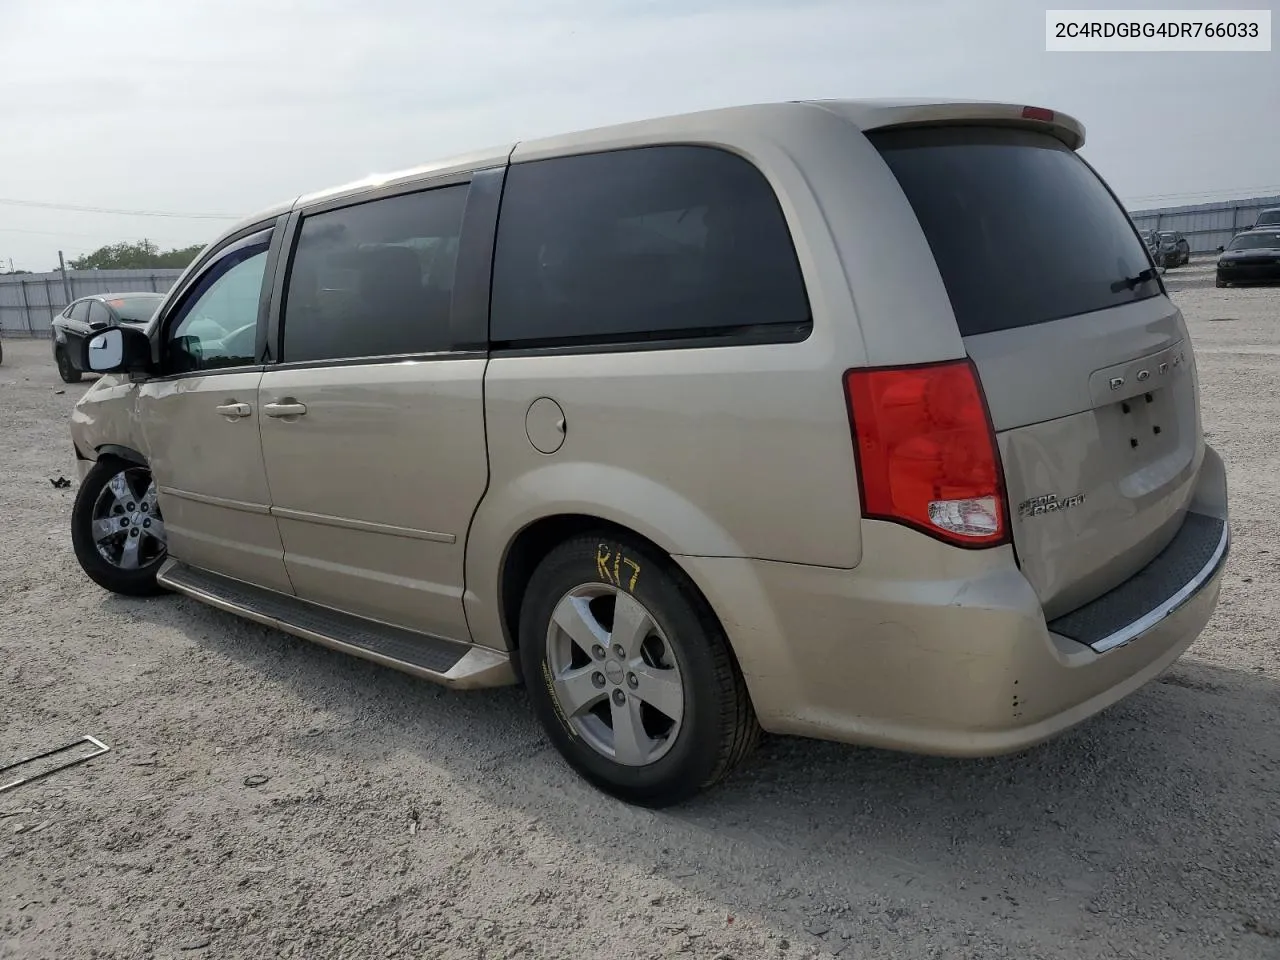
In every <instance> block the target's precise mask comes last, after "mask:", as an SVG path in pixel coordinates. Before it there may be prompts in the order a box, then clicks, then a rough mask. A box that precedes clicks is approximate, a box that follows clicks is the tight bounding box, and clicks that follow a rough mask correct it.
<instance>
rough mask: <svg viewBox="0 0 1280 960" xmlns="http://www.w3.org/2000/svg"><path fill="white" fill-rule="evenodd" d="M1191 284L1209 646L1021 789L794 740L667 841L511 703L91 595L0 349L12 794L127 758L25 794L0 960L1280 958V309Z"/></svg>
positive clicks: (1028, 756) (2, 588) (51, 443)
mask: <svg viewBox="0 0 1280 960" xmlns="http://www.w3.org/2000/svg"><path fill="white" fill-rule="evenodd" d="M1168 279H1169V285H1170V288H1171V290H1172V291H1173V292H1174V296H1175V298H1176V299H1177V301H1178V302H1179V303H1180V304H1181V306H1182V308H1183V310H1184V311H1185V312H1186V315H1187V317H1188V319H1189V321H1190V327H1191V331H1192V336H1193V338H1194V340H1195V343H1196V348H1197V352H1198V357H1199V364H1200V376H1201V382H1202V385H1203V390H1204V414H1205V425H1206V428H1207V430H1208V431H1209V434H1210V437H1211V442H1212V443H1214V444H1215V445H1216V446H1217V447H1218V449H1219V450H1220V451H1221V453H1222V454H1223V456H1224V457H1225V459H1226V462H1227V466H1228V470H1229V472H1230V480H1231V492H1232V498H1233V499H1232V511H1233V524H1234V531H1235V543H1234V553H1233V555H1232V558H1231V561H1230V566H1229V570H1228V573H1227V575H1226V581H1225V584H1224V586H1223V591H1222V603H1221V607H1220V609H1219V612H1218V613H1217V615H1216V617H1215V618H1214V620H1213V622H1212V624H1211V625H1210V627H1209V629H1208V631H1207V632H1206V633H1205V634H1204V636H1203V637H1202V638H1201V639H1200V640H1199V642H1198V643H1197V644H1196V645H1195V647H1193V648H1192V650H1191V651H1190V652H1189V653H1188V654H1187V655H1186V656H1185V657H1184V658H1183V659H1182V660H1181V661H1180V662H1179V663H1178V664H1177V665H1176V666H1175V667H1174V668H1173V669H1172V670H1171V672H1169V673H1168V674H1167V675H1166V676H1165V677H1163V678H1162V679H1161V680H1159V681H1158V682H1155V683H1152V684H1150V685H1149V686H1148V687H1147V688H1145V689H1143V690H1141V691H1140V692H1139V693H1137V694H1135V695H1134V696H1133V697H1131V698H1130V699H1128V700H1127V701H1125V702H1123V703H1122V704H1120V705H1118V706H1117V707H1115V708H1113V709H1111V710H1110V711H1108V712H1106V713H1104V714H1103V715H1101V716H1100V717H1097V718H1095V719H1094V720H1092V721H1090V722H1088V723H1086V724H1084V725H1083V726H1081V727H1079V728H1077V729H1076V730H1074V731H1072V732H1070V733H1069V734H1067V735H1065V736H1063V737H1061V738H1059V739H1057V740H1056V741H1053V742H1051V743H1049V744H1046V745H1044V746H1042V747H1038V748H1036V749H1034V750H1031V751H1028V752H1026V753H1024V754H1022V755H1019V756H1015V757H1008V758H1003V759H998V760H991V761H976V762H975V761H951V760H938V759H928V758H920V757H912V756H904V755H896V754H891V753H883V752H878V751H872V750H857V749H851V748H847V747H843V746H838V745H832V744H823V743H815V742H805V741H796V740H786V739H770V740H767V741H766V742H765V744H764V745H763V747H762V749H761V750H760V751H759V753H758V754H757V755H756V757H755V758H754V760H753V762H751V763H750V765H749V767H748V768H747V769H746V770H744V771H743V772H742V773H741V774H740V775H739V776H737V777H736V778H734V779H733V780H732V781H731V782H730V783H728V784H727V785H726V786H725V787H723V788H721V789H719V790H717V791H714V792H712V793H710V794H708V795H706V796H705V797H703V798H700V799H699V800H697V801H696V802H694V803H692V804H690V805H687V806H685V807H682V808H679V809H676V810H673V811H668V812H662V813H653V812H648V811H643V810H637V809H632V808H629V807H626V806H623V805H622V804H619V803H617V802H615V801H613V800H611V799H608V798H606V797H604V796H602V795H600V794H598V793H596V792H595V791H593V790H592V789H590V788H588V787H587V786H585V785H584V784H583V783H581V782H579V781H578V780H577V779H576V778H575V777H574V776H573V775H571V774H570V773H569V772H568V770H567V769H566V768H565V767H564V766H563V765H562V764H561V762H560V761H559V759H558V758H557V757H556V756H555V754H553V752H552V751H551V749H550V748H549V747H548V746H547V744H546V742H545V741H544V739H543V737H542V735H541V733H540V732H539V730H538V728H537V727H536V726H535V724H534V721H533V720H532V718H531V716H530V713H529V711H528V709H527V707H526V703H525V698H524V694H523V693H522V692H521V691H519V690H501V691H496V692H483V693H473V694H459V693H451V692H448V691H445V690H442V689H438V688H436V687H434V686H432V685H430V684H428V683H424V682H420V681H417V680H414V679H411V678H407V677H405V676H402V675H399V674H396V673H394V672H392V671H389V670H385V669H382V668H379V667H376V666H372V665H370V664H367V663H364V662H361V661H359V660H354V659H349V658H346V657H343V656H341V655H339V654H337V653H333V652H330V651H328V650H325V649H322V648H320V647H317V646H313V645H311V644H308V643H306V642H304V641H300V640H295V639H292V638H290V637H288V636H285V635H282V634H280V633H277V632H274V631H271V630H268V629H264V628H262V627H259V626H256V625H254V624H251V623H247V622H244V621H241V620H238V619H236V618H234V617H231V616H228V615H225V614H222V613H220V612H218V611H215V610H211V609H208V608H205V607H202V606H200V605H198V604H196V603H194V602H190V601H187V600H184V599H180V598H176V597H169V598H163V599H158V600H152V601H145V602H142V601H131V600H125V599H121V598H117V597H112V596H108V595H107V594H105V593H103V592H101V591H100V590H98V589H97V588H95V587H93V586H92V585H91V584H90V583H89V582H88V581H87V580H86V579H85V578H84V577H83V576H82V575H81V573H80V571H79V569H78V568H77V566H76V564H75V560H74V559H73V557H72V553H71V547H70V543H69V539H68V533H67V516H68V511H69V509H70V505H71V500H72V496H73V494H74V489H55V488H54V487H53V486H52V485H51V484H50V482H49V481H50V478H55V477H58V476H59V475H64V476H67V477H71V478H74V477H75V473H74V462H73V459H72V454H71V446H70V442H69V440H68V435H67V427H66V422H67V416H68V414H69V412H70V410H71V407H72V404H73V403H74V402H75V400H76V398H77V396H79V394H80V393H81V392H82V391H83V389H84V388H83V386H72V387H67V388H66V389H65V392H63V384H62V383H61V382H60V381H59V380H58V378H57V375H56V373H55V371H54V367H53V364H52V361H51V359H50V356H49V351H48V344H47V343H46V342H34V343H33V342H21V341H13V340H10V341H7V342H6V343H5V345H4V355H5V359H4V363H3V365H2V366H0V763H3V762H9V760H12V759H17V758H18V757H22V756H26V755H28V754H31V753H34V752H36V751H39V750H41V749H44V748H47V747H51V746H55V745H58V744H60V743H62V742H65V741H69V740H73V739H75V738H77V737H79V736H81V735H83V734H86V733H89V734H94V735H96V736H98V737H100V738H102V739H103V740H105V741H106V742H107V743H109V744H110V745H111V746H112V751H111V752H110V753H108V754H106V755H105V756H102V757H98V758H97V759H94V760H92V761H91V762H89V763H87V764H85V765H82V766H79V767H76V768H73V769H71V770H67V771H64V772H62V773H58V774H56V775H54V776H53V777H50V778H48V779H46V780H43V781H40V782H38V783H33V784H30V785H28V786H25V787H22V788H19V789H17V790H14V791H12V792H9V793H6V794H0V857H2V858H3V861H2V865H0V956H2V957H6V958H8V957H14V958H24V960H26V958H42V960H43V958H58V960H82V958H134V957H139V958H141V957H148V958H149V957H158V958H182V957H191V958H199V957H217V958H246V960H247V958H255V960H256V958H262V957H293V958H307V960H323V958H339V957H341V958H365V957H370V958H372V957H378V958H382V957H430V958H473V957H474V958H505V957H564V958H573V960H584V958H595V957H600V958H618V960H630V958H636V960H639V958H653V957H682V958H683V957H688V958H700V960H712V958H722V960H723V958H729V957H733V958H737V960H748V958H756V957H765V958H801V957H805V958H813V957H829V956H832V955H838V956H840V957H841V958H844V960H847V958H872V957H875V958H898V957H972V958H981V960H993V958H1002V957H1010V958H1018V960H1028V958H1042V957H1043V958H1104V957H1105V958H1111V957H1160V958H1175V960H1176V958H1187V960H1206V958H1219V957H1243V958H1259V960H1261V958H1272V960H1274V958H1277V957H1280V643H1278V642H1277V612H1278V611H1280V576H1278V573H1280V399H1278V398H1280V290H1275V289H1272V290H1236V289H1231V290H1215V289H1214V288H1213V287H1212V280H1211V275H1210V273H1209V272H1208V271H1207V269H1206V267H1205V266H1204V265H1203V264H1193V265H1192V266H1190V267H1186V268H1182V269H1180V270H1176V271H1173V272H1171V273H1170V274H1169V277H1168ZM252 777H259V778H261V777H265V778H267V779H266V781H265V783H262V784H261V785H259V786H257V787H251V786H247V785H246V778H252ZM249 782H250V783H256V782H257V780H255V779H250V780H249Z"/></svg>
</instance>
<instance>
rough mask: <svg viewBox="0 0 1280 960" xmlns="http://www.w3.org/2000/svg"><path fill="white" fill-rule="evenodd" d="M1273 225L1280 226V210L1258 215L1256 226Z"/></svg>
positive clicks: (1265, 211)
mask: <svg viewBox="0 0 1280 960" xmlns="http://www.w3.org/2000/svg"><path fill="white" fill-rule="evenodd" d="M1271 224H1280V210H1263V211H1262V212H1261V213H1260V214H1258V222H1257V223H1255V224H1254V226H1256V227H1264V226H1270V225H1271Z"/></svg>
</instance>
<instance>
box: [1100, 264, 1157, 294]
mask: <svg viewBox="0 0 1280 960" xmlns="http://www.w3.org/2000/svg"><path fill="white" fill-rule="evenodd" d="M1159 275H1160V274H1159V273H1158V271H1157V270H1156V268H1155V267H1147V269H1145V270H1143V271H1142V272H1141V273H1139V274H1137V275H1136V276H1132V277H1125V278H1124V279H1123V280H1117V281H1116V282H1115V283H1113V284H1112V285H1111V292H1112V293H1119V292H1120V291H1121V290H1133V289H1135V288H1137V287H1140V286H1142V285H1143V284H1144V283H1150V282H1151V281H1152V280H1154V279H1155V278H1156V277H1158V276H1159Z"/></svg>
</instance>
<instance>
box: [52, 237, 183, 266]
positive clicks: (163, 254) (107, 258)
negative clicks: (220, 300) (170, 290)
mask: <svg viewBox="0 0 1280 960" xmlns="http://www.w3.org/2000/svg"><path fill="white" fill-rule="evenodd" d="M202 249H203V245H201V244H199V243H195V244H192V245H191V246H189V247H180V248H175V249H173V250H161V249H160V248H159V247H158V246H157V245H156V244H154V243H152V242H151V241H150V240H140V241H137V242H129V241H125V240H122V241H120V242H119V243H109V244H107V245H106V246H105V247H99V248H98V249H97V250H95V251H93V253H88V254H85V255H84V256H83V257H77V258H75V259H72V260H69V261H68V262H67V266H68V267H70V268H71V269H72V270H147V269H154V268H158V267H176V268H177V269H179V270H180V269H182V268H183V267H185V266H187V265H188V264H189V263H191V261H192V260H194V259H195V258H196V254H198V253H199V252H200V251H201V250H202Z"/></svg>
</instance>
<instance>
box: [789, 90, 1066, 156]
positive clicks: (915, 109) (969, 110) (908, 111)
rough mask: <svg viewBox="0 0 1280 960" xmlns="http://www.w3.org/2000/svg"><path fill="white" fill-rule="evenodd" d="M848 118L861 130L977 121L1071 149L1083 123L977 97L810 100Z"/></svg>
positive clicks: (1052, 112) (1058, 114) (1046, 111)
mask: <svg viewBox="0 0 1280 960" xmlns="http://www.w3.org/2000/svg"><path fill="white" fill-rule="evenodd" d="M814 102H816V104H817V105H818V106H822V107H826V108H827V109H830V110H834V111H835V112H838V113H841V114H843V115H844V116H846V117H848V118H849V119H851V120H852V121H853V122H854V123H856V124H857V125H858V127H859V128H860V129H862V130H863V131H864V132H866V131H868V130H883V129H885V128H886V127H917V126H938V125H943V124H945V125H951V124H974V125H977V124H981V125H982V126H1002V127H1003V126H1009V127H1021V128H1023V129H1030V130H1039V131H1041V132H1042V133H1048V134H1050V135H1051V136H1053V137H1056V138H1057V139H1059V140H1061V141H1062V142H1063V143H1065V144H1066V145H1067V146H1068V147H1070V148H1071V149H1072V150H1079V149H1080V148H1081V147H1082V146H1084V124H1082V123H1081V122H1080V121H1079V120H1077V119H1076V118H1075V117H1072V116H1069V115H1068V114H1065V113H1062V112H1061V111H1058V110H1049V109H1047V108H1045V107H1031V106H1024V105H1021V104H1012V103H990V102H985V101H979V100H949V101H927V100H920V101H900V100H899V101H880V102H876V101H863V102H856V101H849V102H845V103H840V102H839V101H825V102H824V101H821V100H819V101H814Z"/></svg>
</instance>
